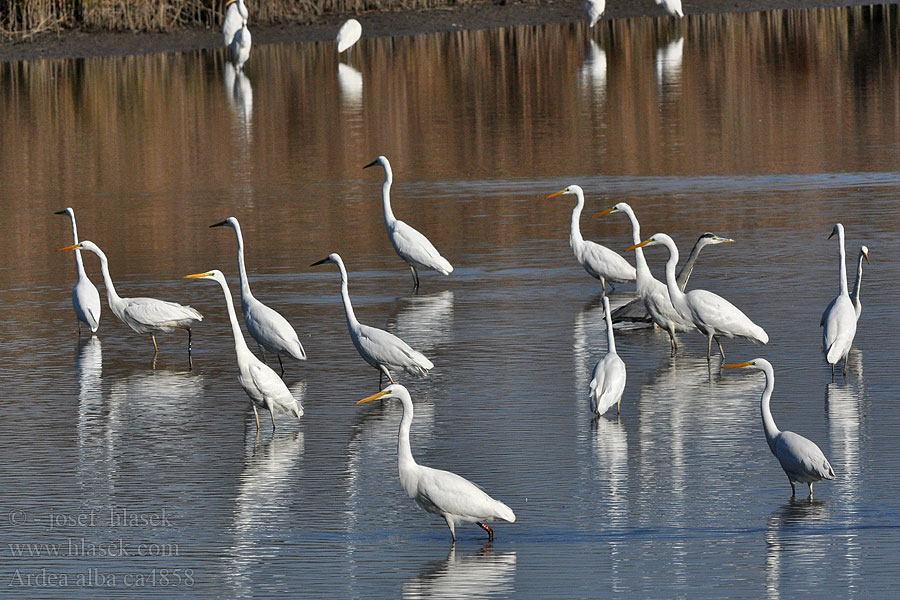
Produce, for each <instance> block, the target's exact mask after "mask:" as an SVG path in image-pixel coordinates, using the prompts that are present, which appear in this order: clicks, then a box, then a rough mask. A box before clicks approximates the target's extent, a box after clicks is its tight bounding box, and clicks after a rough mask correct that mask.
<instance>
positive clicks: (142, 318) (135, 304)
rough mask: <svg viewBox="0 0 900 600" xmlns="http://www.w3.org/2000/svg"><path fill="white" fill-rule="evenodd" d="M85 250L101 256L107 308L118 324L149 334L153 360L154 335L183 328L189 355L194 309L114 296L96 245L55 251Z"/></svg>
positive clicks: (106, 264)
mask: <svg viewBox="0 0 900 600" xmlns="http://www.w3.org/2000/svg"><path fill="white" fill-rule="evenodd" d="M79 249H81V250H87V251H89V252H93V253H94V254H96V255H97V256H98V257H100V269H101V270H102V271H103V282H104V284H105V285H106V300H107V302H108V303H109V308H110V309H111V310H112V311H113V314H114V315H116V317H118V319H119V320H120V321H122V322H123V323H125V324H126V325H128V326H129V327H131V329H132V330H133V331H136V332H137V333H149V334H150V339H152V340H153V350H154V351H155V352H154V354H153V358H154V359H155V358H156V355H157V354H158V353H159V346H157V345H156V334H157V333H159V332H168V331H174V330H175V329H186V330H187V332H188V355H190V353H191V326H192V325H193V324H194V323H196V322H199V321H202V320H203V315H201V314H200V313H199V312H198V311H197V310H195V309H193V308H191V307H190V306H183V305H181V304H178V303H177V302H167V301H165V300H157V299H156V298H121V297H119V295H118V294H117V293H116V288H115V286H114V285H113V280H112V277H110V275H109V261H108V260H107V258H106V254H104V253H103V250H101V249H100V248H99V247H98V246H97V244H95V243H94V242H91V241H87V240H85V241H83V242H80V243H78V244H75V245H74V246H66V247H65V248H60V249H59V250H57V252H65V251H67V250H79Z"/></svg>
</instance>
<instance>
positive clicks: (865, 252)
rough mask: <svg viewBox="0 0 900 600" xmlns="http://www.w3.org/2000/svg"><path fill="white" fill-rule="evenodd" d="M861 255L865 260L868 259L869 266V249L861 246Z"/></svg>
mask: <svg viewBox="0 0 900 600" xmlns="http://www.w3.org/2000/svg"><path fill="white" fill-rule="evenodd" d="M859 253H860V254H862V255H863V258H865V259H866V264H869V248H868V247H866V246H860V247H859Z"/></svg>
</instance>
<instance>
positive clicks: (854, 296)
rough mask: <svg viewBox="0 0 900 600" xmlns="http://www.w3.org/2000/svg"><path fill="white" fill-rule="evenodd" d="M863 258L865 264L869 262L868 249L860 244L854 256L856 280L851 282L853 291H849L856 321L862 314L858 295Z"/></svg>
mask: <svg viewBox="0 0 900 600" xmlns="http://www.w3.org/2000/svg"><path fill="white" fill-rule="evenodd" d="M863 259H866V264H868V263H869V249H868V248H867V247H865V246H860V247H859V256H858V257H857V258H856V260H857V265H856V282H855V283H854V284H853V291H852V292H850V301H851V302H853V309H854V310H855V311H856V320H857V321H858V320H859V316H860V315H861V314H862V300H860V296H859V295H860V291H861V288H862V272H863Z"/></svg>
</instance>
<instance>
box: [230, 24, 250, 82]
mask: <svg viewBox="0 0 900 600" xmlns="http://www.w3.org/2000/svg"><path fill="white" fill-rule="evenodd" d="M252 45H253V38H252V36H251V35H250V30H249V29H247V19H244V20H243V21H242V22H241V28H240V29H238V30H237V31H236V32H235V34H234V38H233V39H232V40H231V62H232V63H234V68H235V69H237V70H238V72H240V71H243V70H244V63H245V62H247V59H248V58H250V47H251V46H252Z"/></svg>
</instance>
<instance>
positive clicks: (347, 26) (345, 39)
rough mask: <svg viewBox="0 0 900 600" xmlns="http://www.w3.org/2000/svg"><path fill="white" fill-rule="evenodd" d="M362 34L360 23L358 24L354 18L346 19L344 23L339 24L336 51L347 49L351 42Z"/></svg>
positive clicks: (354, 41)
mask: <svg viewBox="0 0 900 600" xmlns="http://www.w3.org/2000/svg"><path fill="white" fill-rule="evenodd" d="M361 36H362V25H360V24H359V21H357V20H356V19H348V20H347V22H346V23H344V24H343V25H341V28H340V29H339V30H338V34H337V39H336V40H335V41H336V42H337V51H338V54H340V53H341V52H343V51H344V50H349V49H350V47H351V46H353V44H355V43H356V42H358V41H359V38H360V37H361Z"/></svg>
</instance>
